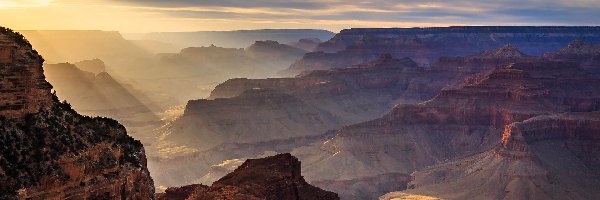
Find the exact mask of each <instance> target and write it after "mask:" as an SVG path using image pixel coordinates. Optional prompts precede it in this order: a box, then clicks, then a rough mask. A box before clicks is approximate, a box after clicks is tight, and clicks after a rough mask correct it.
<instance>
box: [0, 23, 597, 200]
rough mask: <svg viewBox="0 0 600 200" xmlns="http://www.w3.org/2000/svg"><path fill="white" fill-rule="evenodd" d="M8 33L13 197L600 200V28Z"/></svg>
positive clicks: (3, 48) (0, 55)
mask: <svg viewBox="0 0 600 200" xmlns="http://www.w3.org/2000/svg"><path fill="white" fill-rule="evenodd" d="M0 30H1V31H2V32H1V35H0V74H1V75H2V76H3V77H4V78H2V80H0V89H1V90H2V91H3V92H2V93H1V94H0V100H1V102H2V103H1V105H0V116H1V118H0V119H2V120H0V130H2V132H3V134H2V135H1V136H0V137H2V138H1V139H2V140H0V142H2V144H0V150H1V151H0V152H1V154H0V182H2V183H7V184H3V185H2V186H0V191H7V192H3V193H0V198H19V199H27V198H32V199H44V198H46V199H48V198H49V199H61V198H83V199H95V198H100V199H102V198H125V199H140V198H141V199H146V198H158V199H377V198H379V199H410V198H417V199H418V198H422V199H438V198H439V199H593V198H595V197H597V196H598V195H600V194H599V193H598V192H597V191H600V188H598V185H600V177H599V176H598V174H599V173H598V172H599V171H598V170H599V169H600V168H599V166H600V160H599V159H598V158H599V157H600V154H599V152H600V151H598V149H599V146H600V135H598V134H597V133H598V131H599V130H598V129H599V128H600V123H599V122H600V114H599V111H600V110H599V109H600V89H599V88H600V76H598V75H599V72H600V70H599V69H600V68H599V67H598V64H599V62H598V58H600V46H599V43H598V42H600V36H599V35H598V34H597V32H598V30H600V29H598V27H447V28H406V29H404V28H403V29H378V28H374V29H347V30H343V31H341V32H340V33H339V34H336V35H335V36H334V37H333V38H332V39H329V38H326V39H323V38H321V37H314V38H313V39H302V38H310V37H302V38H301V39H300V40H297V38H294V40H288V41H281V40H277V41H275V40H271V39H267V40H260V41H252V42H251V43H248V45H247V46H244V47H245V48H239V47H233V48H229V47H219V46H215V45H210V46H203V47H187V48H182V49H181V50H180V51H179V50H178V51H176V52H162V53H158V54H156V52H159V50H158V49H159V48H157V49H154V50H155V51H152V52H153V53H148V52H143V51H139V52H142V53H139V54H134V55H133V54H132V55H133V56H132V57H131V58H127V59H125V58H120V59H109V60H108V61H105V60H104V59H103V58H102V57H101V56H99V57H93V58H89V56H72V57H71V58H69V59H78V60H75V61H78V62H73V61H72V60H70V61H71V62H73V64H71V63H64V61H58V62H51V63H49V62H46V63H45V64H44V67H43V68H42V63H43V62H44V59H43V58H42V57H41V56H40V55H38V53H37V51H36V50H33V47H32V45H31V44H29V43H28V41H27V40H26V39H25V38H24V37H23V36H22V35H20V34H18V33H14V32H12V31H10V30H9V29H0ZM29 34H32V33H29ZM94 34H96V33H94ZM173 34H176V35H177V34H180V33H173ZM111 35H113V36H114V37H111V38H113V39H114V38H119V39H118V40H119V41H121V42H123V41H124V42H127V43H131V44H133V42H132V41H130V40H125V39H123V38H122V37H121V36H120V35H119V36H118V37H117V36H116V35H114V34H111ZM117 35H118V34H117ZM161 37H163V36H161ZM294 37H295V36H294ZM321 39H323V40H327V39H329V40H327V41H325V42H320V40H321ZM92 40H96V39H92ZM59 41H61V40H59ZM186 41H187V39H186ZM95 42H97V41H95ZM146 42H148V41H146ZM38 43H39V41H38ZM138 44H139V43H138ZM148 45H150V44H148ZM154 45H157V46H161V45H160V44H154ZM34 46H35V45H34ZM126 46H127V47H131V46H129V45H126ZM133 46H135V45H133ZM82 48H83V47H82ZM111 48H112V47H111ZM135 48H136V49H138V48H140V49H143V48H141V47H135ZM148 48H151V47H149V46H146V50H144V51H147V50H148ZM42 49H44V48H42ZM160 49H171V50H172V48H168V45H167V46H163V47H161V48H160ZM44 51H52V50H51V49H44ZM126 51H132V52H133V51H136V52H138V50H126ZM137 55H139V56H137ZM52 57H55V56H54V55H53V56H52ZM84 57H85V58H84ZM79 58H81V59H79ZM95 58H98V59H95ZM86 59H87V60H86ZM57 60H60V59H54V58H53V59H52V61H57ZM124 60H128V61H124ZM288 66H289V68H287V69H286V67H288ZM282 70H283V71H282ZM124 74H127V76H123V75H124ZM281 76H284V77H281ZM46 78H47V80H48V82H47V81H46ZM53 86H54V87H53ZM52 90H55V93H53V92H52ZM169 98H172V99H169ZM59 99H61V100H66V101H62V102H61V101H60V100H59ZM181 103H184V104H185V105H181V106H178V105H179V104H181ZM76 111H77V112H76ZM78 113H82V114H84V115H93V116H108V117H111V118H115V119H117V120H118V121H119V122H117V121H115V120H112V119H109V118H105V117H88V116H84V115H80V114H78ZM125 127H126V128H127V131H126V130H125ZM129 135H131V136H133V137H131V136H129ZM134 138H135V139H134ZM136 139H137V140H136ZM138 140H140V141H141V142H140V141H138ZM142 144H143V146H142ZM15 152H16V153H15ZM300 162H301V163H302V165H301V164H300ZM150 175H152V177H150ZM321 188H322V189H321ZM155 191H157V192H158V193H157V194H155ZM163 191H164V192H163ZM329 191H331V192H329Z"/></svg>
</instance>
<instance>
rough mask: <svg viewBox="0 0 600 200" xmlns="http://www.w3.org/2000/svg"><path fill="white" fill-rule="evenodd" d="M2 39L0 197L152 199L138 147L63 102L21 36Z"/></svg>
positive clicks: (4, 33) (120, 131) (103, 121)
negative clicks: (54, 93)
mask: <svg viewBox="0 0 600 200" xmlns="http://www.w3.org/2000/svg"><path fill="white" fill-rule="evenodd" d="M0 33H1V34H0V49H1V52H2V56H1V57H0V63H1V64H0V74H1V75H2V76H3V77H5V78H3V79H2V82H1V84H0V89H1V90H2V91H3V92H2V93H1V96H2V98H0V100H1V101H0V102H1V104H2V105H4V107H2V109H1V110H0V118H1V119H2V120H0V130H2V131H1V132H2V134H1V135H0V137H1V139H0V143H1V144H0V182H2V184H1V185H0V198H2V199H17V198H18V199H69V198H74V199H115V198H121V199H148V198H152V197H153V195H154V185H153V181H152V178H151V177H150V174H149V172H148V170H147V168H146V157H145V154H144V148H143V146H142V144H141V143H140V142H139V141H136V140H134V139H133V138H131V137H130V136H128V135H127V133H126V131H125V128H124V127H123V126H122V125H120V124H119V123H118V122H116V121H114V120H111V119H107V118H100V117H96V118H91V117H87V116H81V115H79V114H77V113H76V112H75V111H74V110H73V109H72V108H71V107H70V105H69V104H67V103H60V102H59V101H58V98H57V97H56V96H55V95H53V94H51V93H50V89H51V88H52V86H51V85H50V84H49V83H48V82H46V81H45V80H44V75H43V69H42V62H43V59H42V57H41V56H40V55H38V54H37V52H36V51H34V50H33V49H32V47H31V45H30V44H29V43H28V42H27V40H25V39H24V37H23V36H21V35H20V34H17V33H14V32H12V31H11V30H9V29H5V28H2V29H0Z"/></svg>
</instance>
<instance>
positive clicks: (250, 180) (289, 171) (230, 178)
mask: <svg viewBox="0 0 600 200" xmlns="http://www.w3.org/2000/svg"><path fill="white" fill-rule="evenodd" d="M157 196H158V199H165V200H167V199H169V200H171V199H172V200H175V199H240V200H242V199H265V200H276V199H306V200H309V199H323V200H327V199H339V197H338V196H337V194H335V193H333V192H328V191H325V190H322V189H319V188H317V187H314V186H312V185H309V184H308V183H306V181H305V180H304V178H302V175H301V174H300V161H298V159H297V158H295V157H293V156H292V155H290V154H279V155H275V156H270V157H266V158H261V159H249V160H247V161H246V162H244V163H243V164H242V165H241V166H240V167H238V168H237V169H236V170H234V171H233V172H231V173H229V174H227V175H226V176H224V177H223V178H221V179H219V180H218V181H216V182H214V183H213V184H212V186H210V187H207V186H203V185H190V186H184V187H181V188H170V189H167V190H166V193H164V194H158V195H157Z"/></svg>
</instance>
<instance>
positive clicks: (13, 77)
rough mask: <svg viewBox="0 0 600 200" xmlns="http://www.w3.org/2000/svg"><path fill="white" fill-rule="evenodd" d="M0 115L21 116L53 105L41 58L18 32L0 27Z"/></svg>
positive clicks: (50, 87) (50, 86)
mask: <svg viewBox="0 0 600 200" xmlns="http://www.w3.org/2000/svg"><path fill="white" fill-rule="evenodd" d="M0 34H1V35H0V74H2V79H1V80H0V89H1V91H2V92H1V93H0V101H1V102H2V103H1V105H0V115H2V116H5V117H14V118H20V117H24V116H25V115H27V114H29V113H34V112H37V111H39V110H41V109H44V110H47V109H49V108H50V107H51V106H52V98H51V96H50V89H52V85H50V84H49V83H48V82H46V80H44V71H43V69H42V68H41V65H42V63H43V62H44V59H43V58H42V57H41V56H40V55H38V54H37V52H36V51H35V50H33V48H32V47H31V45H30V44H29V42H28V41H27V40H26V39H25V38H24V37H23V36H22V35H21V34H19V33H15V32H12V31H11V30H10V29H6V28H1V29H0Z"/></svg>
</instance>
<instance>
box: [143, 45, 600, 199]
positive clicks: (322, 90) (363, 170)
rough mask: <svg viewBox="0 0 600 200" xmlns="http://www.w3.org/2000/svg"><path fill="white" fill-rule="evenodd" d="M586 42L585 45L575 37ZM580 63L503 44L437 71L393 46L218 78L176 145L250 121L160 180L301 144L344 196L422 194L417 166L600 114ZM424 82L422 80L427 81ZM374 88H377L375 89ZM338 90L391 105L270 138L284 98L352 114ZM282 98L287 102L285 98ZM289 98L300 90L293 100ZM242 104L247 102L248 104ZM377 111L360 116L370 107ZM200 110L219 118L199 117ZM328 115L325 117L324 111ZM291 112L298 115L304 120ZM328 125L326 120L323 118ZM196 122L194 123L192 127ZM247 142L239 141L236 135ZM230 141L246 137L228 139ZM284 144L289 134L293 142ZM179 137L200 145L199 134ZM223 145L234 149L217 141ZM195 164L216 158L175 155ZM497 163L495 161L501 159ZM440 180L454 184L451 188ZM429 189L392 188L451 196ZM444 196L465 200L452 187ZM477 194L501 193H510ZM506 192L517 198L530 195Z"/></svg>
mask: <svg viewBox="0 0 600 200" xmlns="http://www.w3.org/2000/svg"><path fill="white" fill-rule="evenodd" d="M576 42H578V41H573V42H572V43H576ZM568 46H569V45H567V47H568ZM547 55H550V54H547ZM580 66H581V65H580V62H576V61H574V60H568V59H557V58H556V59H549V58H548V57H547V56H544V57H540V56H531V55H527V54H525V53H523V52H521V51H520V49H519V48H518V47H516V46H515V45H504V46H501V47H499V48H497V49H491V50H486V51H483V52H481V53H478V54H474V55H470V56H463V57H460V56H442V57H440V58H438V59H437V60H436V61H435V62H433V63H432V64H431V66H429V67H427V68H424V67H419V66H418V65H417V63H416V62H414V61H412V60H411V59H409V58H402V59H395V58H393V57H392V56H391V55H390V54H383V55H381V56H380V57H379V58H377V59H375V60H373V61H371V62H368V63H366V64H360V65H353V66H348V67H345V68H335V69H328V70H313V71H310V72H304V73H301V74H300V75H298V76H296V77H295V78H271V79H231V80H228V81H226V82H224V83H223V84H220V85H218V86H217V87H216V88H215V90H213V92H212V93H211V95H210V97H209V98H208V99H205V100H194V101H190V102H189V103H188V105H187V107H186V113H184V115H182V117H181V118H180V119H178V120H176V121H174V123H173V125H174V126H172V127H171V128H172V129H171V130H170V131H171V132H169V134H170V135H169V136H167V137H165V139H167V140H173V141H175V138H181V137H177V136H176V134H180V133H184V132H188V133H194V134H205V133H206V132H208V131H198V132H194V131H192V130H202V129H201V128H200V127H195V128H190V127H193V125H192V124H194V125H196V124H198V122H202V123H205V122H210V123H211V124H202V125H201V126H202V127H211V128H210V130H211V131H213V130H215V129H214V128H215V127H218V126H222V127H236V126H239V128H235V129H230V130H227V131H222V133H219V134H214V133H211V134H213V135H211V136H201V137H205V138H211V139H214V138H223V137H231V138H228V139H223V140H220V141H219V140H217V141H215V140H210V142H208V144H202V145H197V146H199V147H206V146H208V147H211V148H209V149H195V150H194V151H193V153H189V152H188V153H187V155H181V156H177V157H172V158H151V160H153V161H156V162H157V163H165V164H159V165H160V166H161V167H160V169H165V168H166V169H168V170H167V171H163V172H162V173H164V174H161V172H159V174H157V176H156V177H157V179H158V180H160V181H159V182H160V183H171V184H176V183H177V182H176V181H175V182H174V181H173V180H165V179H164V178H163V177H167V176H169V175H174V174H177V176H180V177H185V180H187V181H188V182H189V183H194V182H196V183H197V182H202V183H205V184H209V183H210V182H211V181H214V180H215V178H214V177H215V176H216V177H218V176H219V175H218V174H225V173H226V172H230V171H231V170H232V168H234V167H235V166H238V165H239V164H240V163H239V160H243V159H245V158H254V157H260V156H261V155H265V154H266V155H268V154H273V153H276V152H291V153H292V154H293V155H294V156H296V157H298V158H299V159H300V160H301V161H302V162H303V163H305V165H304V167H303V168H302V172H303V174H304V176H305V177H306V179H307V180H308V181H309V182H311V183H312V184H314V185H316V186H318V187H320V188H325V189H328V190H331V191H334V192H336V193H338V194H339V195H340V197H341V198H342V199H374V198H377V197H379V196H382V195H384V194H385V193H388V192H392V191H400V190H405V189H409V190H407V191H412V190H410V188H411V187H413V185H411V184H409V182H411V180H412V177H414V176H411V174H413V172H415V171H417V172H420V171H421V170H427V169H429V168H430V167H432V166H436V165H442V164H446V163H452V162H453V161H456V160H460V159H465V158H466V157H469V156H474V155H477V154H479V153H481V152H486V151H489V150H490V149H494V148H496V147H497V146H498V144H499V143H500V142H501V141H502V137H503V132H504V126H506V125H509V124H511V123H518V122H521V121H524V120H528V119H530V118H535V117H537V116H543V115H552V114H559V113H565V112H567V113H568V112H577V113H580V112H594V111H596V110H598V108H599V107H598V106H599V103H600V101H599V100H600V98H599V97H600V96H598V95H599V91H598V89H597V88H598V86H600V85H598V84H600V79H599V77H597V76H596V75H595V74H594V73H593V72H592V71H590V70H588V69H587V68H585V67H580ZM400 69H402V70H400ZM396 70H397V71H396ZM388 75H389V77H388ZM337 77H343V78H344V80H345V81H344V82H343V84H339V85H338V84H335V83H336V81H337V80H338V78H337ZM392 77H393V78H392ZM402 77H404V78H402ZM399 78H400V79H399ZM348 81H349V82H348ZM402 83H409V84H408V85H403V84H402ZM419 83H421V84H420V86H421V87H417V84H419ZM425 83H427V84H425ZM328 85H334V86H335V87H332V88H334V90H326V89H327V88H329V87H327V86H328ZM314 88H318V89H314ZM416 88H419V89H418V90H417V89H416ZM386 89H391V91H392V92H390V93H387V94H386V92H385V91H387V90H386ZM369 90H372V91H374V92H372V93H369V92H368V91H369ZM339 91H343V92H340V93H341V94H344V95H347V94H350V95H348V96H345V97H346V98H344V99H343V100H341V99H335V98H334V101H335V102H336V103H335V104H337V105H340V104H341V103H342V102H343V103H349V105H351V106H349V108H356V107H360V106H357V105H361V103H364V102H369V104H370V105H376V102H379V100H378V99H379V98H378V97H377V94H379V95H382V94H385V95H387V96H388V98H385V99H384V101H381V102H384V103H382V104H380V106H381V107H379V108H378V110H377V113H376V114H373V115H369V116H365V117H364V118H362V119H359V120H357V121H366V122H362V123H360V122H359V123H356V122H348V123H344V124H334V125H333V126H337V127H339V128H337V129H338V130H336V131H327V130H315V131H312V133H315V134H310V135H305V134H304V135H291V136H290V135H285V134H288V133H293V131H287V132H286V131H285V130H284V131H274V134H269V131H270V130H269V129H265V128H256V125H255V124H260V125H261V126H266V127H269V128H270V127H272V125H273V124H275V123H273V121H277V122H276V123H280V122H281V121H280V119H281V116H282V114H273V113H269V114H265V113H263V112H264V111H265V110H267V111H269V112H272V111H274V110H277V109H280V107H281V106H280V104H281V102H282V101H281V99H286V100H284V101H283V102H298V101H299V100H301V101H303V102H306V103H307V104H308V105H312V106H314V107H321V106H322V107H323V108H321V110H324V111H330V112H329V113H331V115H333V116H335V114H336V113H344V114H343V115H340V116H343V117H348V118H350V117H352V112H340V111H339V110H331V107H330V106H329V104H327V103H324V102H327V101H328V99H329V98H332V97H335V96H336V95H337V94H340V93H336V92H339ZM416 91H419V93H417V92H416ZM361 93H365V94H368V95H369V97H371V98H370V99H369V100H365V99H362V100H361V99H360V98H358V97H360V96H361ZM253 94H254V95H253ZM256 94H262V95H256ZM275 94H277V95H282V96H286V97H287V98H281V97H278V98H275ZM290 97H295V98H294V100H292V99H289V98H290ZM241 99H244V100H241ZM315 100H318V101H315ZM241 105H243V106H244V107H245V108H243V109H240V108H239V106H241ZM258 105H262V106H264V105H272V106H274V107H275V108H268V109H266V108H263V107H261V106H258ZM286 106H289V107H295V108H305V107H306V104H302V105H301V106H299V105H294V104H293V103H290V104H287V105H286ZM226 108H231V109H234V110H244V111H242V112H239V113H236V112H233V110H230V111H226V110H225V109H226ZM254 108H256V110H254ZM192 110H196V111H192ZM284 110H285V111H288V112H290V113H288V115H287V116H294V114H297V113H298V112H299V111H297V110H296V111H294V110H292V109H291V108H286V107H284ZM368 110H369V109H367V110H364V111H362V112H356V113H360V114H361V115H363V114H368V113H369V111H368ZM259 111H260V112H259ZM228 113H235V115H228ZM240 113H261V114H259V115H257V116H258V117H257V116H254V115H248V116H241V117H238V116H239V115H240ZM283 113H286V112H283ZM349 113H350V114H349ZM386 113H387V114H386ZM187 114H191V115H187ZM290 114H292V115H290ZM219 115H224V116H226V117H221V116H219ZM377 115H380V116H381V117H377ZM190 116H195V117H200V116H210V117H207V118H199V119H194V120H191V119H192V118H190ZM283 116H286V115H285V114H284V115H283ZM311 116H312V115H311ZM317 116H322V115H321V114H318V115H317ZM584 116H585V115H584ZM343 117H338V118H343ZM359 117H360V115H359ZM320 118H322V117H319V118H317V119H320ZM368 118H373V119H375V120H368ZM225 119H227V120H225ZM231 119H236V120H237V121H236V120H231ZM268 119H270V120H268ZM275 119H277V120H275ZM290 119H297V116H296V117H291V118H290ZM306 119H312V118H310V117H306ZM365 119H367V120H365ZM184 120H189V121H184ZM212 120H218V121H212ZM293 121H296V122H300V123H306V125H303V126H302V128H307V127H309V128H310V127H312V126H313V125H315V124H318V123H315V122H312V121H303V120H293ZM321 122H323V120H320V121H319V123H321ZM325 122H327V121H325ZM327 123H331V122H327ZM294 125H296V124H294ZM242 127H244V128H245V129H244V128H242ZM185 128H190V129H189V130H187V131H181V130H185ZM248 128H249V129H248ZM329 129H330V128H328V130H329ZM240 130H243V131H240ZM293 130H299V129H293ZM253 131H254V132H253ZM282 132H285V134H282ZM229 134H232V135H229ZM232 136H233V137H232ZM169 137H172V138H169ZM243 137H249V138H246V139H244V138H243ZM279 137H284V138H279ZM186 138H193V137H186ZM238 138H239V139H240V140H239V141H236V139H238ZM285 138H289V139H285ZM257 139H258V140H257ZM229 141H235V142H232V143H230V144H227V142H229ZM279 141H282V142H283V141H285V144H286V145H283V144H282V143H280V142H279ZM586 141H587V140H586ZM174 143H177V144H179V143H182V144H186V145H188V146H192V147H193V146H194V143H196V144H197V143H198V141H197V142H192V141H189V140H188V141H178V142H174ZM220 143H223V145H218V144H220ZM592 143H594V142H592ZM196 148H197V147H196ZM220 152H227V153H220ZM188 162H189V163H199V162H204V163H207V164H205V166H190V165H185V166H184V167H181V168H178V167H164V166H165V165H166V163H188ZM208 163H212V164H208ZM219 166H223V167H219ZM224 166H227V167H224ZM448 166H450V165H448ZM492 166H495V165H490V167H492ZM180 169H184V170H180ZM452 170H463V169H452ZM169 171H170V172H169ZM423 173H426V172H423ZM200 177H202V178H200ZM211 177H212V178H211ZM591 180H594V178H592V179H591ZM417 181H418V180H417ZM189 183H188V184H189ZM444 184H449V183H446V182H444ZM491 185H493V184H491ZM436 187H440V188H443V185H436ZM457 187H459V186H457ZM413 189H414V187H413ZM417 189H418V187H417ZM588 189H590V188H588ZM482 190H486V189H482ZM544 190H547V189H544ZM418 191H419V192H420V193H411V194H407V193H390V194H388V195H386V196H385V198H388V197H389V198H390V199H391V198H393V197H394V196H405V195H417V196H419V195H421V196H423V197H426V196H430V197H432V198H434V197H436V196H440V194H443V193H442V192H444V191H442V192H440V193H427V192H422V191H428V189H424V190H418ZM473 193H474V194H476V193H481V192H480V191H474V192H473ZM584 195H588V194H584ZM440 197H445V198H450V199H461V198H465V196H457V197H455V196H451V194H448V195H441V196H440ZM475 197H476V198H479V197H481V198H488V197H489V198H492V199H496V198H500V199H501V196H498V197H492V196H485V197H483V196H475ZM382 198H383V197H382ZM507 198H509V199H518V198H522V196H515V197H512V196H509V197H507Z"/></svg>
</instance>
